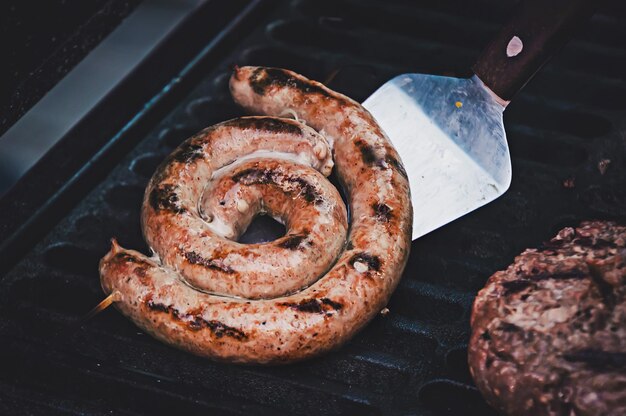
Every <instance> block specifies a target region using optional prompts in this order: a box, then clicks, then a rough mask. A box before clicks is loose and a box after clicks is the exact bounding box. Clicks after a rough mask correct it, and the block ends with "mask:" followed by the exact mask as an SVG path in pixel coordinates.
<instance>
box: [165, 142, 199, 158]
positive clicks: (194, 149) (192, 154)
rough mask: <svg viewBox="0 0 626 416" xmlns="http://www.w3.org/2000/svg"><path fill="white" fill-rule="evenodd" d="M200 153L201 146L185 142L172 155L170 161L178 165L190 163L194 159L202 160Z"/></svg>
mask: <svg viewBox="0 0 626 416" xmlns="http://www.w3.org/2000/svg"><path fill="white" fill-rule="evenodd" d="M202 153H203V152H202V145H200V144H197V143H194V142H193V141H191V140H187V141H185V142H183V143H182V144H181V145H180V146H179V147H178V148H177V149H176V150H175V151H174V153H172V155H171V156H170V160H175V161H176V162H180V163H191V162H193V161H194V160H196V159H200V158H202V156H203V154H202Z"/></svg>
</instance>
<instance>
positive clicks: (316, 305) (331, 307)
mask: <svg viewBox="0 0 626 416" xmlns="http://www.w3.org/2000/svg"><path fill="white" fill-rule="evenodd" d="M279 305H281V306H286V307H289V308H291V309H294V310H296V311H298V312H306V313H328V312H330V311H340V310H341V309H342V308H343V305H342V304H341V303H339V302H336V301H334V300H331V299H328V298H321V299H316V298H310V299H303V300H301V301H300V302H298V303H294V302H283V303H280V304H279Z"/></svg>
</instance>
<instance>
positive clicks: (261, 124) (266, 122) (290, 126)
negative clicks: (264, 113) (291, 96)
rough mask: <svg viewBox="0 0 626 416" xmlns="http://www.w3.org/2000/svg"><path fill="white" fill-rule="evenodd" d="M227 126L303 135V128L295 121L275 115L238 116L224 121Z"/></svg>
mask: <svg viewBox="0 0 626 416" xmlns="http://www.w3.org/2000/svg"><path fill="white" fill-rule="evenodd" d="M222 125H223V126H226V127H236V128H239V129H253V130H260V131H265V132H269V133H278V134H281V133H282V134H290V135H295V136H302V134H303V133H302V128H301V127H300V126H298V125H296V124H294V122H289V121H284V120H279V119H276V118H274V117H259V118H256V117H253V118H236V119H233V120H229V121H227V122H225V123H222Z"/></svg>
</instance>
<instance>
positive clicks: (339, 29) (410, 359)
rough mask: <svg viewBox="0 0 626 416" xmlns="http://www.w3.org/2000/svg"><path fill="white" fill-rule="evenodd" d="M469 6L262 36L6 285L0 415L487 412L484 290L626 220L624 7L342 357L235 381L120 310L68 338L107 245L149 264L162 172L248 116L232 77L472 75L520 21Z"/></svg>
mask: <svg viewBox="0 0 626 416" xmlns="http://www.w3.org/2000/svg"><path fill="white" fill-rule="evenodd" d="M468 3H469V2H463V1H461V0H448V1H434V0H419V1H415V2H413V1H407V0H394V1H390V2H387V1H383V0H368V1H364V2H357V1H356V0H337V1H333V0H319V1H315V0H296V1H293V2H283V3H281V5H280V7H277V8H276V9H275V10H274V11H273V12H271V15H270V16H268V18H267V19H266V20H264V21H263V22H259V27H258V28H257V30H256V31H255V32H253V33H252V34H251V35H250V36H248V37H247V38H246V39H244V40H243V41H241V42H240V44H239V45H238V46H237V48H236V49H235V50H234V51H232V54H231V55H229V56H227V57H224V58H223V61H222V62H221V63H220V65H219V66H218V67H217V68H216V69H215V70H213V71H212V72H210V73H208V74H206V77H205V78H204V79H203V80H202V82H200V83H199V84H198V85H197V87H196V88H195V89H194V91H193V92H192V93H191V94H190V95H189V96H188V97H186V98H185V99H183V100H182V101H181V102H180V103H179V105H178V106H177V107H176V108H175V109H174V110H173V111H172V112H171V113H170V114H169V115H168V116H167V117H166V118H165V119H164V120H163V121H162V122H160V123H159V124H158V125H157V126H156V127H155V128H154V129H153V131H152V132H151V133H150V134H148V135H147V136H146V137H145V138H144V139H143V140H142V141H141V142H140V143H139V145H137V146H136V148H135V149H134V150H132V151H131V152H130V153H129V154H128V155H127V156H126V157H125V158H124V159H123V160H122V161H121V162H120V163H119V164H118V165H116V166H111V173H110V174H109V176H108V177H106V179H104V180H103V181H102V182H101V183H100V184H99V185H97V186H96V187H95V188H94V189H93V190H92V191H91V192H90V193H89V194H88V195H87V196H86V197H85V198H84V199H83V201H82V202H81V203H80V204H78V205H77V206H76V207H75V208H74V209H73V210H72V211H71V212H70V213H69V214H68V215H67V216H66V217H65V218H64V219H63V220H62V221H60V223H59V224H58V225H57V226H56V227H55V228H54V229H53V230H52V231H51V232H50V233H49V234H48V235H47V236H46V237H45V238H44V239H43V240H42V241H41V242H40V243H39V244H37V245H36V247H35V248H34V249H33V250H32V251H31V252H30V253H28V254H27V255H25V257H24V258H23V259H22V261H21V262H20V263H18V264H17V266H16V267H14V268H13V270H12V271H10V272H9V273H8V274H7V275H6V276H5V277H4V278H3V280H2V281H0V305H1V306H0V316H1V319H0V339H2V340H3V341H2V346H1V347H0V350H1V351H2V354H0V357H1V358H0V362H1V363H0V367H1V368H3V371H1V372H0V412H3V413H15V412H18V413H29V412H32V413H55V412H58V413H64V412H70V413H72V412H73V413H82V412H86V413H89V414H101V413H102V414H104V413H108V412H109V411H115V412H116V413H119V414H139V413H142V414H143V413H147V412H158V413H163V412H164V411H169V410H175V411H176V412H177V413H181V412H185V413H188V414H196V413H204V414H206V413H207V412H210V413H211V414H228V415H230V414H250V413H253V414H270V413H271V414H275V413H276V411H277V410H278V411H279V412H281V413H285V412H289V413H300V414H312V413H314V412H316V413H321V414H361V415H369V414H381V413H385V414H424V415H446V414H450V415H459V414H484V415H487V414H491V411H490V410H489V409H488V407H487V405H486V404H485V403H484V401H483V400H482V398H481V397H480V395H479V394H478V392H477V391H476V389H475V387H474V386H473V384H472V382H471V378H470V375H469V371H468V369H467V364H466V359H465V357H466V343H467V339H468V335H469V324H468V322H469V309H470V306H471V302H472V299H473V296H474V294H475V292H476V290H478V289H479V288H480V287H482V285H483V284H484V282H485V280H486V278H487V277H488V276H489V275H490V274H491V273H493V272H494V271H496V270H498V269H501V268H503V267H505V266H506V265H507V264H508V263H510V262H511V261H512V258H513V256H514V255H515V254H516V253H518V252H520V250H522V249H523V248H525V247H527V246H533V245H537V244H538V243H539V242H541V241H543V240H544V239H546V238H548V237H550V236H551V235H553V234H554V232H555V231H556V230H558V229H560V228H561V227H563V226H566V225H573V224H576V223H577V222H578V221H580V220H581V219H589V218H607V219H618V220H621V221H624V220H625V219H626V191H625V190H626V157H625V156H626V151H625V147H626V125H625V122H624V120H625V119H626V118H625V117H624V112H625V109H626V95H625V94H624V93H626V50H625V48H626V46H625V45H623V44H622V43H620V42H619V41H618V39H624V38H626V36H625V35H626V24H624V23H626V8H624V7H623V5H622V4H621V3H619V2H618V1H617V0H615V1H613V2H610V3H609V4H608V5H607V6H606V8H605V9H604V10H603V12H602V13H601V14H599V15H598V16H596V17H595V18H594V19H593V21H592V22H591V24H590V25H589V26H588V28H587V30H586V31H585V32H584V33H583V34H581V35H580V36H579V37H578V38H577V39H576V40H575V41H574V42H572V43H571V44H570V45H569V46H567V47H566V48H565V50H563V52H562V53H561V54H560V55H559V56H558V57H557V58H555V59H554V61H553V62H552V63H551V64H550V65H549V66H548V67H546V68H545V70H544V71H543V72H542V73H540V74H539V75H538V76H537V77H536V79H535V80H533V81H532V82H531V84H529V85H528V87H527V88H526V90H525V91H524V92H523V93H522V94H521V95H520V96H519V97H517V98H516V100H515V101H514V102H513V103H512V104H511V105H510V108H509V109H507V111H506V113H505V119H506V120H505V123H506V125H507V130H508V135H509V142H510V146H511V153H512V157H513V165H514V177H513V183H512V186H511V189H510V190H509V191H508V192H507V193H506V194H505V195H504V196H503V197H502V198H500V199H498V200H497V201H496V202H494V203H492V204H490V205H488V206H486V207H484V208H482V209H480V210H478V211H476V212H474V213H472V214H471V215H468V216H466V217H464V218H462V219H460V220H457V221H455V222H454V223H452V224H450V225H449V226H446V227H444V228H442V229H440V230H437V231H435V232H433V233H431V234H429V235H427V236H425V237H423V238H421V239H420V240H419V241H417V242H415V243H413V247H412V255H411V258H410V260H409V264H408V266H407V269H406V272H405V275H404V278H403V280H402V282H401V283H400V286H399V287H398V290H397V292H396V293H395V294H394V296H393V298H392V300H391V302H390V304H389V309H390V311H391V312H390V313H389V314H388V315H387V316H385V317H383V316H379V317H377V318H376V319H375V320H374V321H373V322H372V323H371V324H370V325H369V326H368V327H367V328H366V329H365V330H364V331H363V332H362V333H361V334H359V335H358V336H357V337H356V338H355V339H354V340H352V341H351V342H350V343H349V344H348V345H347V346H345V347H344V348H343V349H341V350H340V351H337V352H334V353H332V354H329V355H327V356H325V357H321V358H318V359H314V360H312V361H308V362H305V363H299V364H295V365H290V366H285V367H273V368H259V367H240V366H230V365H223V364H215V363H211V362H208V361H205V360H202V359H199V358H196V357H193V356H190V355H188V354H185V353H182V352H179V351H177V350H174V349H171V348H169V347H166V346H164V345H162V344H160V343H158V342H157V341H154V340H153V339H152V338H150V337H149V336H147V335H145V334H143V333H141V332H139V331H138V330H137V329H136V328H135V327H134V326H133V325H132V324H131V323H130V322H128V321H127V320H126V319H124V318H123V317H121V316H120V315H119V314H118V313H117V312H115V311H114V310H112V309H110V310H107V311H106V312H104V313H102V314H101V315H99V316H97V317H96V318H95V319H93V320H92V321H90V322H89V323H88V324H86V325H85V326H84V327H82V328H75V327H73V326H72V324H73V323H74V322H75V321H76V320H77V319H78V318H79V317H80V316H82V315H83V314H84V313H85V311H87V310H88V309H89V308H90V307H91V306H93V305H94V304H96V303H97V302H98V301H99V300H100V299H101V298H102V291H101V289H100V288H99V281H98V274H97V262H98V260H99V258H100V257H101V256H102V255H103V254H104V253H105V252H106V251H107V250H108V247H109V238H110V237H111V236H113V235H115V236H117V237H118V239H119V241H120V243H121V244H123V245H124V246H126V247H130V248H136V249H140V250H143V251H144V252H145V251H146V249H147V247H146V246H145V243H144V242H143V239H142V237H141V231H140V227H139V208H140V204H141V198H142V193H143V189H144V187H145V185H146V183H147V181H148V178H149V176H150V175H151V173H152V172H153V170H154V169H155V167H156V166H157V164H158V163H159V162H160V161H161V160H162V159H163V158H164V157H165V155H167V154H168V153H169V152H170V151H171V150H172V149H173V147H175V146H176V145H177V144H178V143H180V142H181V141H182V140H183V139H185V138H187V137H188V136H189V135H190V134H192V133H194V132H195V131H197V130H199V129H201V128H203V127H205V126H207V125H210V124H213V123H216V122H219V121H222V120H225V119H227V118H230V117H234V116H238V115H241V112H240V110H239V109H237V108H236V106H235V105H234V104H233V103H232V101H231V99H230V97H229V94H228V88H227V80H228V76H229V68H230V66H231V65H232V64H234V63H237V64H239V65H245V64H254V65H272V66H282V67H286V68H290V69H293V70H295V71H298V72H301V73H303V74H305V75H307V76H309V77H312V78H314V79H322V80H323V79H325V78H326V77H327V76H328V75H329V74H330V73H332V72H333V71H334V70H336V69H338V68H340V71H339V72H338V73H337V76H336V77H335V78H334V79H333V81H332V82H331V84H330V86H331V87H332V88H334V89H337V90H338V91H340V92H343V93H346V94H347V95H349V96H351V97H353V98H355V99H358V100H363V99H364V98H365V97H367V96H368V95H369V94H370V93H371V92H372V91H373V90H374V89H375V88H376V87H377V86H379V85H380V84H382V83H383V82H385V81H386V80H387V79H389V78H391V77H392V76H394V75H397V74H399V73H403V72H409V71H421V72H429V73H435V74H446V75H457V76H461V75H467V74H468V72H467V71H468V69H467V68H469V66H470V64H471V63H472V61H473V59H474V58H475V57H476V56H477V54H478V52H479V50H480V47H481V46H482V45H483V44H484V43H485V41H486V39H488V38H489V36H490V35H492V34H493V33H494V32H495V31H496V30H497V27H498V22H501V21H503V20H504V19H506V17H507V15H508V14H509V13H510V10H511V6H512V2H502V1H495V0H477V1H475V2H472V4H471V7H470V5H469V4H468ZM390 22H391V23H390ZM604 158H608V159H611V163H610V165H609V166H608V169H607V170H606V173H605V174H604V175H602V174H601V173H600V172H599V170H598V168H597V164H598V162H599V161H600V160H601V159H604ZM567 178H574V183H575V187H574V188H572V189H568V188H565V187H564V186H563V181H564V180H565V179H567Z"/></svg>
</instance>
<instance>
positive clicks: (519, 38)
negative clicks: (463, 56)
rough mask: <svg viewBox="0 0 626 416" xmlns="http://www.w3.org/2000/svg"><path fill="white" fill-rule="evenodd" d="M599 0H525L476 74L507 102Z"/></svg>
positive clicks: (482, 58)
mask: <svg viewBox="0 0 626 416" xmlns="http://www.w3.org/2000/svg"><path fill="white" fill-rule="evenodd" d="M599 3H600V1H599V0H522V2H521V4H520V5H519V7H518V9H517V11H516V13H515V15H514V17H513V19H512V20H511V21H510V22H509V23H508V24H507V25H506V26H505V27H504V28H502V30H501V31H500V32H499V33H498V35H496V37H495V38H494V39H493V40H492V41H491V43H489V45H488V46H487V47H486V48H485V50H484V51H483V52H482V54H481V55H480V57H479V58H478V61H477V62H476V64H475V65H474V66H473V68H472V69H473V70H474V73H475V74H476V75H477V76H478V78H480V79H481V80H482V81H483V82H484V83H485V84H486V85H487V86H488V87H489V88H490V89H491V90H492V91H493V92H495V93H496V94H497V95H498V96H499V97H500V98H502V99H504V100H507V101H508V100H510V99H511V98H512V97H513V96H514V95H515V93H517V92H518V91H519V90H520V89H522V87H523V86H524V85H525V84H526V83H527V82H528V81H529V80H530V79H531V78H532V77H533V75H534V74H535V73H536V72H537V71H538V70H539V69H540V68H541V67H542V66H543V64H545V63H546V62H547V61H548V60H549V59H550V58H551V57H552V56H553V55H554V54H555V53H556V52H557V51H558V50H559V49H560V48H561V47H562V46H563V45H564V44H565V43H566V42H567V41H568V40H569V39H570V37H571V36H572V35H573V34H574V32H575V31H576V29H578V28H579V27H580V26H581V25H582V24H583V23H584V22H586V21H587V19H588V18H589V17H591V15H592V14H593V12H594V11H595V10H596V9H597V6H598V4H599Z"/></svg>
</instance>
